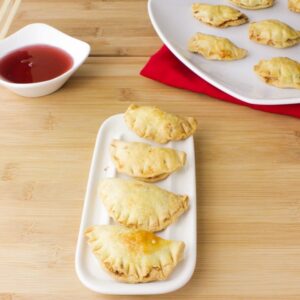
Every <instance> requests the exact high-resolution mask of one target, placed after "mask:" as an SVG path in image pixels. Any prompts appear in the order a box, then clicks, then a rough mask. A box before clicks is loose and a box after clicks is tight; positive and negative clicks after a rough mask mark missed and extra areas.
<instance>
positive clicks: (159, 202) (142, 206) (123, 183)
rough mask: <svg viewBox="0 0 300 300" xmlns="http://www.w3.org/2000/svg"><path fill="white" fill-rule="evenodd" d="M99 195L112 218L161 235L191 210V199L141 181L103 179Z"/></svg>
mask: <svg viewBox="0 0 300 300" xmlns="http://www.w3.org/2000/svg"><path fill="white" fill-rule="evenodd" d="M98 193H99V198H100V199H101V201H102V203H103V204H104V206H105V207H106V209H107V211H108V213H109V215H110V216H111V217H112V218H113V219H114V220H115V221H116V222H118V223H120V224H122V225H124V226H126V227H130V228H136V229H144V230H148V231H153V232H154V231H160V230H162V229H165V228H166V227H167V226H168V225H170V224H172V223H174V222H175V221H176V220H177V218H178V217H179V216H180V215H182V214H183V213H184V212H185V211H186V210H187V209H188V201H189V198H188V196H181V195H176V194H174V193H171V192H168V191H166V190H164V189H162V188H160V187H158V186H156V185H154V184H149V183H145V182H141V181H138V180H128V179H121V178H108V179H104V180H101V181H100V184H99V189H98Z"/></svg>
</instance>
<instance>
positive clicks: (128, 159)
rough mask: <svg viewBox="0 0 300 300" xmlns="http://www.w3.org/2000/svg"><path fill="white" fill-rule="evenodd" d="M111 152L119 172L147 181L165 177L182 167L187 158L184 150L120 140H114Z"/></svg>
mask: <svg viewBox="0 0 300 300" xmlns="http://www.w3.org/2000/svg"><path fill="white" fill-rule="evenodd" d="M110 153H111V157H112V160H113V162H114V164H115V166H116V169H117V171H118V172H120V173H125V174H127V175H129V176H132V177H135V178H137V179H140V180H143V181H147V182H156V181H159V180H162V179H165V178H166V177H168V176H169V175H170V174H171V173H173V172H175V171H177V170H179V169H180V168H182V167H183V166H184V164H185V160H186V154H185V152H182V151H177V150H174V149H171V148H159V147H152V146H151V145H149V144H146V143H138V142H123V141H119V140H113V141H112V143H111V145H110Z"/></svg>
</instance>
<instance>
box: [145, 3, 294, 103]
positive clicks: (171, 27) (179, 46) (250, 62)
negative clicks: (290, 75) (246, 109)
mask: <svg viewBox="0 0 300 300" xmlns="http://www.w3.org/2000/svg"><path fill="white" fill-rule="evenodd" d="M195 2H200V3H211V4H224V5H230V6H233V5H232V4H230V2H229V0H199V1H197V0H149V2H148V10H149V15H150V19H151V22H152V24H153V26H154V28H155V30H156V32H157V33H158V35H159V37H160V38H161V39H162V41H163V42H164V43H165V44H166V46H167V47H168V48H169V49H170V50H171V51H172V52H173V54H174V55H175V56H176V57H177V58H178V59H179V60H181V62H182V63H184V64H185V65H186V66H187V67H188V68H190V69H191V70H192V71H193V72H194V73H196V74H197V75H199V76H200V77H202V78H203V79H205V80H206V81H208V82H209V83H211V84H212V85H214V86H215V87H217V88H219V89H220V90H222V91H224V92H226V93H228V94H230V95H231V96H234V97H236V98H238V99H240V100H243V101H245V102H247V103H252V104H263V105H275V104H292V103H300V90H296V89H279V88H276V87H272V86H270V85H267V84H265V83H264V82H263V81H261V80H260V79H259V78H258V77H257V75H256V74H255V73H254V72H253V66H254V65H255V64H256V63H258V61H259V60H261V59H270V58H272V57H275V56H287V57H289V58H291V59H294V60H297V61H299V60H300V44H299V45H297V46H294V47H291V48H286V49H275V48H272V47H268V46H264V45H259V44H257V43H254V42H252V41H250V40H249V38H248V26H249V24H244V25H241V26H236V27H230V28H224V29H218V28H214V27H210V26H208V25H206V24H203V23H200V22H199V21H198V20H196V19H195V18H194V17H193V15H192V11H191V5H192V4H193V3H195ZM275 2H276V3H275V5H274V6H273V7H271V8H267V9H262V10H245V9H241V8H238V7H236V8H237V9H239V10H241V11H242V12H244V13H245V14H246V15H247V16H248V17H249V19H250V22H253V21H259V20H265V19H278V20H281V21H283V22H285V23H287V24H289V25H291V26H292V27H294V28H295V29H297V30H300V22H299V20H300V15H299V14H296V13H293V12H291V11H289V9H288V7H287V2H288V1H287V0H276V1H275ZM196 32H203V33H207V34H213V35H217V36H222V37H226V38H229V39H230V40H231V41H232V42H233V43H235V44H236V45H237V46H239V47H241V48H244V49H247V50H248V52H249V53H248V56H247V57H246V58H244V59H242V60H236V61H226V62H224V61H210V60H206V59H204V58H203V57H201V56H200V55H197V54H192V53H190V52H189V51H188V50H187V43H188V41H189V39H190V38H191V37H192V36H193V35H194V34H195V33H196Z"/></svg>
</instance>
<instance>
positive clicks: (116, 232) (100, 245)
mask: <svg viewBox="0 0 300 300" xmlns="http://www.w3.org/2000/svg"><path fill="white" fill-rule="evenodd" d="M85 235H86V237H87V238H88V244H89V245H90V246H91V248H92V251H93V253H94V255H95V256H96V258H97V260H98V261H99V262H100V264H101V265H102V266H103V268H104V269H105V270H106V271H107V272H108V273H109V274H110V275H111V276H113V277H114V278H115V279H117V280H119V281H123V282H128V283H138V282H149V281H155V280H165V279H167V278H168V276H169V275H170V274H171V272H172V271H173V270H174V268H175V267H176V265H177V264H178V263H179V262H180V261H181V260H182V259H183V253H184V248H185V245H184V243H183V242H181V241H172V240H165V239H162V238H160V237H158V236H156V235H154V234H153V233H152V232H149V231H145V230H139V229H138V230H136V229H129V228H126V227H123V226H115V225H98V226H91V227H89V228H88V229H87V230H86V232H85Z"/></svg>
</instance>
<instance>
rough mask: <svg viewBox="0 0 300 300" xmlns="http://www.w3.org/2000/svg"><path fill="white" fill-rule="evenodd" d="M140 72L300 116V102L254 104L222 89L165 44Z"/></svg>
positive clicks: (217, 95) (190, 88)
mask: <svg viewBox="0 0 300 300" xmlns="http://www.w3.org/2000/svg"><path fill="white" fill-rule="evenodd" d="M140 74H141V75H142V76H145V77H148V78H151V79H153V80H157V81H159V82H162V83H165V84H168V85H171V86H174V87H177V88H182V89H186V90H190V91H193V92H196V93H201V94H206V95H208V96H210V97H214V98H217V99H220V100H223V101H228V102H231V103H235V104H239V105H244V106H248V107H251V108H253V109H257V110H262V111H266V112H271V113H276V114H283V115H290V116H294V117H297V118H300V104H287V105H254V104H248V103H245V102H243V101H241V100H239V99H237V98H234V97H232V96H230V95H228V94H226V93H224V92H222V91H220V90H219V89H217V88H216V87H214V86H212V85H211V84H210V83H208V82H206V81H205V80H204V79H202V78H201V77H199V76H198V75H196V74H195V73H193V72H192V71H191V70H190V69H189V68H187V67H186V66H185V65H184V64H183V63H181V62H180V61H179V60H178V59H177V58H176V57H175V56H174V54H173V53H172V52H171V51H170V50H169V49H168V48H167V47H166V46H163V47H162V48H161V49H160V50H159V51H158V52H157V53H155V54H154V55H153V56H152V57H151V58H150V59H149V61H148V62H147V64H146V66H145V67H144V68H143V70H142V71H141V73H140Z"/></svg>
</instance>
